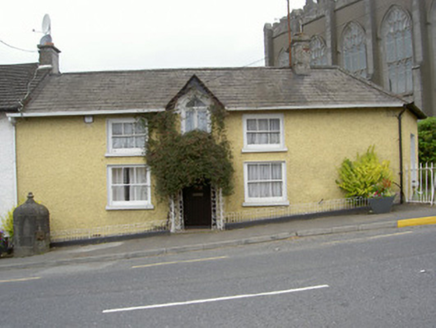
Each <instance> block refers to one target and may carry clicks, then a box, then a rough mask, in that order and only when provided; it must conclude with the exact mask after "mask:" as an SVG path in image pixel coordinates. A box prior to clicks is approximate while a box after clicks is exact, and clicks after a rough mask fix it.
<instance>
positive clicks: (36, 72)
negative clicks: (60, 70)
mask: <svg viewBox="0 0 436 328" xmlns="http://www.w3.org/2000/svg"><path fill="white" fill-rule="evenodd" d="M47 73H48V70H47V69H45V68H44V67H42V66H41V65H39V63H29V64H16V65H0V218H2V217H4V216H5V215H6V213H7V212H8V211H9V210H11V209H12V208H13V207H14V206H15V205H16V204H17V191H16V171H15V169H16V165H15V127H14V124H11V123H13V119H12V120H11V119H9V120H8V118H7V116H6V114H7V113H17V112H19V111H20V110H21V109H22V107H23V106H24V103H25V101H26V98H27V97H28V96H29V95H30V93H31V91H32V90H33V89H34V88H35V87H36V86H37V85H38V83H39V82H40V81H41V80H42V79H43V78H44V76H45V75H46V74H47Z"/></svg>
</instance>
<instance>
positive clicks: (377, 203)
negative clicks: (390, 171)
mask: <svg viewBox="0 0 436 328" xmlns="http://www.w3.org/2000/svg"><path fill="white" fill-rule="evenodd" d="M394 199H395V193H393V192H392V181H391V180H390V179H387V178H383V179H382V181H380V182H379V183H377V184H375V185H374V186H373V189H372V191H371V192H370V193H369V195H368V202H369V206H371V209H372V211H373V213H375V214H380V213H388V212H390V211H391V208H392V204H393V203H394Z"/></svg>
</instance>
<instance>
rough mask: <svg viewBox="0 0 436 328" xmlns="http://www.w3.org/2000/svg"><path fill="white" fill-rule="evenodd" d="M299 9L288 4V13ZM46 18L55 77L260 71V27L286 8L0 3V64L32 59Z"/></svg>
mask: <svg viewBox="0 0 436 328" xmlns="http://www.w3.org/2000/svg"><path fill="white" fill-rule="evenodd" d="M304 4H305V0H290V7H291V10H292V9H297V8H302V7H303V6H304ZM45 14H49V16H50V20H51V37H52V39H53V43H54V45H55V46H56V47H57V48H58V49H59V50H60V51H61V53H60V57H59V62H60V70H61V72H83V71H107V70H136V69H155V68H188V67H192V68H198V67H241V66H263V65H264V63H265V62H264V59H263V58H264V56H265V55H264V46H263V27H264V24H265V23H271V24H272V23H274V22H277V21H278V20H279V19H280V18H281V17H284V16H286V15H287V2H286V0H183V1H182V0H122V1H120V0H13V1H4V3H3V4H2V8H1V10H0V64H1V65H6V64H17V63H31V62H37V61H38V52H37V44H39V42H40V39H41V38H42V37H43V36H44V34H43V33H42V21H43V17H44V15H45ZM4 43H7V44H8V45H9V46H6V45H5V44H4ZM10 46H12V47H15V48H19V49H22V50H26V51H22V50H17V49H14V48H11V47H10Z"/></svg>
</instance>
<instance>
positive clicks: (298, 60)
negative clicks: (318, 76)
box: [291, 33, 311, 75]
mask: <svg viewBox="0 0 436 328" xmlns="http://www.w3.org/2000/svg"><path fill="white" fill-rule="evenodd" d="M291 51H292V69H293V71H294V73H295V74H297V75H307V74H309V73H310V57H311V52H310V38H309V37H308V36H307V35H304V34H303V33H297V34H294V35H293V36H292V41H291Z"/></svg>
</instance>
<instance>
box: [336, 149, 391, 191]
mask: <svg viewBox="0 0 436 328" xmlns="http://www.w3.org/2000/svg"><path fill="white" fill-rule="evenodd" d="M374 148H375V147H374V146H371V147H369V148H368V150H367V151H366V153H364V154H363V155H359V154H357V157H356V160H355V161H351V160H349V159H348V158H345V159H344V161H343V162H342V165H341V167H340V168H339V170H338V172H339V180H336V183H337V185H338V186H339V188H341V189H342V190H343V191H344V192H345V196H346V197H362V198H366V197H372V196H373V195H374V193H375V191H376V190H377V189H378V186H380V185H389V186H390V182H391V181H392V179H393V172H392V171H391V169H390V168H389V164H390V163H389V161H383V162H381V163H380V161H379V159H378V157H377V154H376V153H375V151H374ZM389 193H390V191H389V190H388V189H385V190H384V194H383V196H388V194H389Z"/></svg>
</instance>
